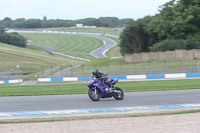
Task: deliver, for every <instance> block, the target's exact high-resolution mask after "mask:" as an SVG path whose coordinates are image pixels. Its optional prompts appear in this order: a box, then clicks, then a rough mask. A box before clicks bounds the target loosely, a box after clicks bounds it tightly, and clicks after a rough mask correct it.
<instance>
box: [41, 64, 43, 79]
mask: <svg viewBox="0 0 200 133" xmlns="http://www.w3.org/2000/svg"><path fill="white" fill-rule="evenodd" d="M41 71H42V73H41V78H44V67H41Z"/></svg>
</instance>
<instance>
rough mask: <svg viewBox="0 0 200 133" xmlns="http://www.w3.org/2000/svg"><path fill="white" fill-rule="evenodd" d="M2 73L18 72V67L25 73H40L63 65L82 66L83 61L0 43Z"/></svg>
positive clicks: (0, 68)
mask: <svg viewBox="0 0 200 133" xmlns="http://www.w3.org/2000/svg"><path fill="white" fill-rule="evenodd" d="M0 60H1V65H0V71H2V72H6V71H7V72H9V71H10V70H16V69H17V68H16V66H17V65H18V66H19V69H20V70H22V71H23V72H24V73H33V74H36V73H40V72H41V68H42V67H45V68H50V67H51V68H53V67H56V66H60V65H63V67H67V66H70V65H71V64H73V65H74V64H81V63H83V61H80V60H73V59H71V58H67V57H61V56H56V55H49V54H45V53H40V52H37V51H34V50H28V49H24V48H19V47H15V46H11V45H7V44H3V43H0Z"/></svg>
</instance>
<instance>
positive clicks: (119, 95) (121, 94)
mask: <svg viewBox="0 0 200 133" xmlns="http://www.w3.org/2000/svg"><path fill="white" fill-rule="evenodd" d="M115 90H117V92H116V94H114V95H113V97H114V98H115V99H116V100H123V99H124V92H123V91H122V89H120V88H119V87H115Z"/></svg>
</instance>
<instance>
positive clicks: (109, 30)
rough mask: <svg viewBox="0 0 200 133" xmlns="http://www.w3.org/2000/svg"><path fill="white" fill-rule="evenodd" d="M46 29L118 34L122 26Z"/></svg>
mask: <svg viewBox="0 0 200 133" xmlns="http://www.w3.org/2000/svg"><path fill="white" fill-rule="evenodd" d="M48 30H55V31H66V32H89V33H103V34H104V33H109V34H113V35H120V33H121V32H122V28H103V27H98V28H49V29H48Z"/></svg>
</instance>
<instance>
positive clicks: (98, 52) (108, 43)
mask: <svg viewBox="0 0 200 133" xmlns="http://www.w3.org/2000/svg"><path fill="white" fill-rule="evenodd" d="M90 37H94V38H97V39H99V40H102V41H103V42H104V46H102V47H100V48H97V49H95V50H93V51H92V52H90V54H91V55H92V56H94V57H95V58H103V57H106V55H105V53H106V51H108V50H109V49H111V48H112V47H114V46H115V45H117V43H116V42H115V41H114V40H112V39H109V38H106V37H100V36H91V35H90Z"/></svg>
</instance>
